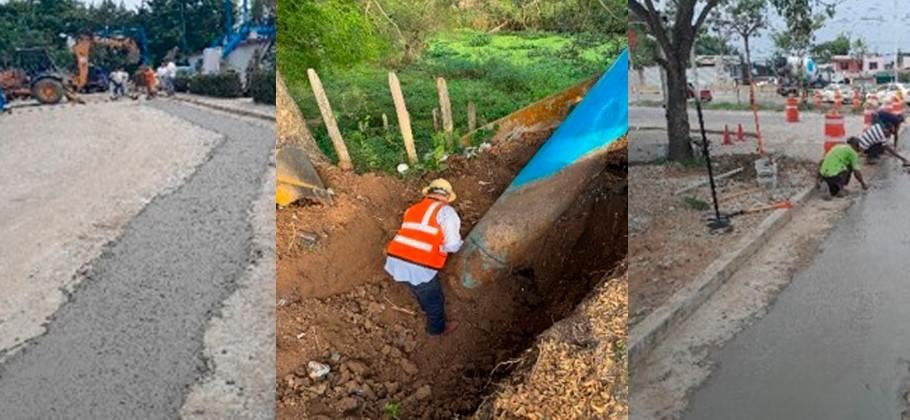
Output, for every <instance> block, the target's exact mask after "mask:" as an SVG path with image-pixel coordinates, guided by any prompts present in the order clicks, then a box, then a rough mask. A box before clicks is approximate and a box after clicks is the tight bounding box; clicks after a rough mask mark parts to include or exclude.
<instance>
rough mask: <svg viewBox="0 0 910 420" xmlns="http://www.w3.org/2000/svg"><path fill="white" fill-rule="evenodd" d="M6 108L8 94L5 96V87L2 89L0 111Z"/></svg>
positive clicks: (0, 92) (0, 90) (0, 91)
mask: <svg viewBox="0 0 910 420" xmlns="http://www.w3.org/2000/svg"><path fill="white" fill-rule="evenodd" d="M4 109H6V96H3V89H0V111H2V110H4Z"/></svg>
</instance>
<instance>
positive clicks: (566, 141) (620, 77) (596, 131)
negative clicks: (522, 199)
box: [508, 50, 629, 190]
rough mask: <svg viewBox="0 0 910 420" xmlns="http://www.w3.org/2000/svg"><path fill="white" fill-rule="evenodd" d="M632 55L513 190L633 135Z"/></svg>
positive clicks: (623, 56) (546, 147)
mask: <svg viewBox="0 0 910 420" xmlns="http://www.w3.org/2000/svg"><path fill="white" fill-rule="evenodd" d="M628 85H629V51H628V50H623V52H622V54H620V55H619V58H617V59H616V61H615V62H614V63H613V65H612V66H610V69H609V70H607V72H606V73H604V75H603V76H602V77H601V78H600V80H598V81H597V83H596V84H594V86H593V87H592V88H591V90H590V91H588V94H587V95H585V98H584V99H583V100H582V101H581V103H580V104H578V106H576V107H575V109H574V110H572V112H571V113H570V114H569V116H568V117H566V119H565V120H564V121H563V122H562V124H561V125H560V126H559V128H558V129H556V132H554V133H553V135H552V136H550V138H549V139H548V140H547V141H546V143H544V145H543V146H541V147H540V149H539V150H538V151H537V153H536V154H535V155H534V157H532V158H531V160H530V161H529V162H528V164H527V165H525V167H524V169H522V170H521V172H519V173H518V176H517V177H515V180H513V181H512V184H511V185H509V188H508V189H509V190H514V189H517V188H519V187H521V186H522V185H524V184H527V183H529V182H532V181H537V180H539V179H542V178H547V177H550V176H552V175H553V174H555V173H557V172H559V171H560V170H562V169H563V168H564V167H566V166H569V165H571V164H573V163H574V162H576V161H578V160H579V159H580V158H582V157H583V156H585V155H587V154H589V153H591V152H593V151H595V150H599V149H602V148H605V147H607V146H609V145H610V143H612V142H614V141H616V140H617V139H619V138H621V137H622V136H623V135H625V134H626V132H627V131H629V88H628Z"/></svg>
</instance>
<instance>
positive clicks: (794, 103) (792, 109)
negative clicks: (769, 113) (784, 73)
mask: <svg viewBox="0 0 910 420" xmlns="http://www.w3.org/2000/svg"><path fill="white" fill-rule="evenodd" d="M798 106H799V102H798V100H797V99H796V97H795V96H793V95H790V96H789V97H787V108H786V109H787V112H786V117H787V122H788V123H798V122H799V107H798Z"/></svg>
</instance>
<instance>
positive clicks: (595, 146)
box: [456, 51, 629, 288]
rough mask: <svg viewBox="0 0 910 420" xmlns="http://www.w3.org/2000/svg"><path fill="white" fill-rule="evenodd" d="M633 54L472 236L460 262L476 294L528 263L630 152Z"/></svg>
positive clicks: (563, 127)
mask: <svg viewBox="0 0 910 420" xmlns="http://www.w3.org/2000/svg"><path fill="white" fill-rule="evenodd" d="M628 66H629V57H628V51H623V53H622V54H620V56H619V58H618V59H617V60H616V62H614V63H613V65H612V66H611V67H610V69H609V70H608V71H607V72H606V73H604V75H603V76H602V77H601V78H600V80H598V81H597V83H596V84H595V85H594V86H593V87H592V88H591V89H590V91H589V92H588V93H587V95H586V96H585V97H584V99H583V100H582V101H581V103H580V104H578V106H577V107H576V108H575V109H574V110H572V112H571V113H570V114H569V116H568V117H566V119H565V120H564V121H563V122H562V124H561V125H560V126H559V128H557V129H556V131H555V132H554V133H553V135H552V136H551V137H550V138H549V139H548V140H547V141H546V142H545V143H544V144H543V146H541V147H540V149H539V150H538V151H537V153H536V154H535V155H534V156H533V157H532V158H531V160H530V161H529V162H528V163H527V165H525V167H524V168H523V169H522V170H521V172H519V173H518V175H517V176H516V178H515V179H514V180H513V181H512V183H511V184H510V185H509V187H508V188H507V189H506V191H505V192H503V194H502V195H501V196H500V197H499V198H498V199H497V200H496V202H495V203H494V204H493V206H492V207H490V209H489V210H488V211H487V213H486V214H485V215H484V216H483V218H481V219H480V221H479V222H478V223H477V225H475V226H474V229H473V230H471V232H470V233H469V234H468V237H467V239H466V240H465V246H464V248H463V250H462V252H461V253H460V254H459V257H458V259H457V261H456V275H457V276H458V277H457V278H458V279H459V281H460V283H461V285H462V286H463V287H466V288H475V287H477V286H479V285H483V284H485V283H489V282H492V281H495V280H497V279H498V278H499V277H500V276H502V275H503V274H504V273H506V272H508V270H509V269H510V268H512V267H516V266H517V265H519V264H521V263H522V262H523V261H522V256H523V255H526V254H528V251H529V250H530V249H532V248H533V247H534V246H535V244H537V243H538V241H539V240H540V239H541V238H542V237H543V236H544V235H545V234H546V233H547V231H548V230H549V229H550V227H551V226H552V225H553V223H554V222H555V221H556V220H557V219H558V218H559V217H560V216H561V215H562V214H563V213H564V212H565V211H566V209H568V208H569V206H571V205H572V203H573V202H575V200H576V199H577V198H578V196H579V194H581V192H582V191H583V190H584V188H585V187H586V186H587V183H588V180H589V179H590V178H591V177H592V176H594V175H596V174H598V173H599V172H600V171H602V170H603V169H604V167H605V166H606V162H607V159H606V156H607V154H608V153H609V152H610V151H611V150H614V149H617V148H622V146H623V145H624V143H625V142H624V141H623V139H624V136H625V135H626V133H627V131H628V129H629V122H628V113H629V108H628Z"/></svg>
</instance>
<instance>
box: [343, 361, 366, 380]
mask: <svg viewBox="0 0 910 420" xmlns="http://www.w3.org/2000/svg"><path fill="white" fill-rule="evenodd" d="M342 369H348V370H350V371H351V372H352V373H354V374H355V375H357V376H360V377H366V376H367V374H369V369H368V368H367V365H366V364H364V363H363V362H361V361H359V360H350V361H348V362H346V363H345V364H344V365H342Z"/></svg>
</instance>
